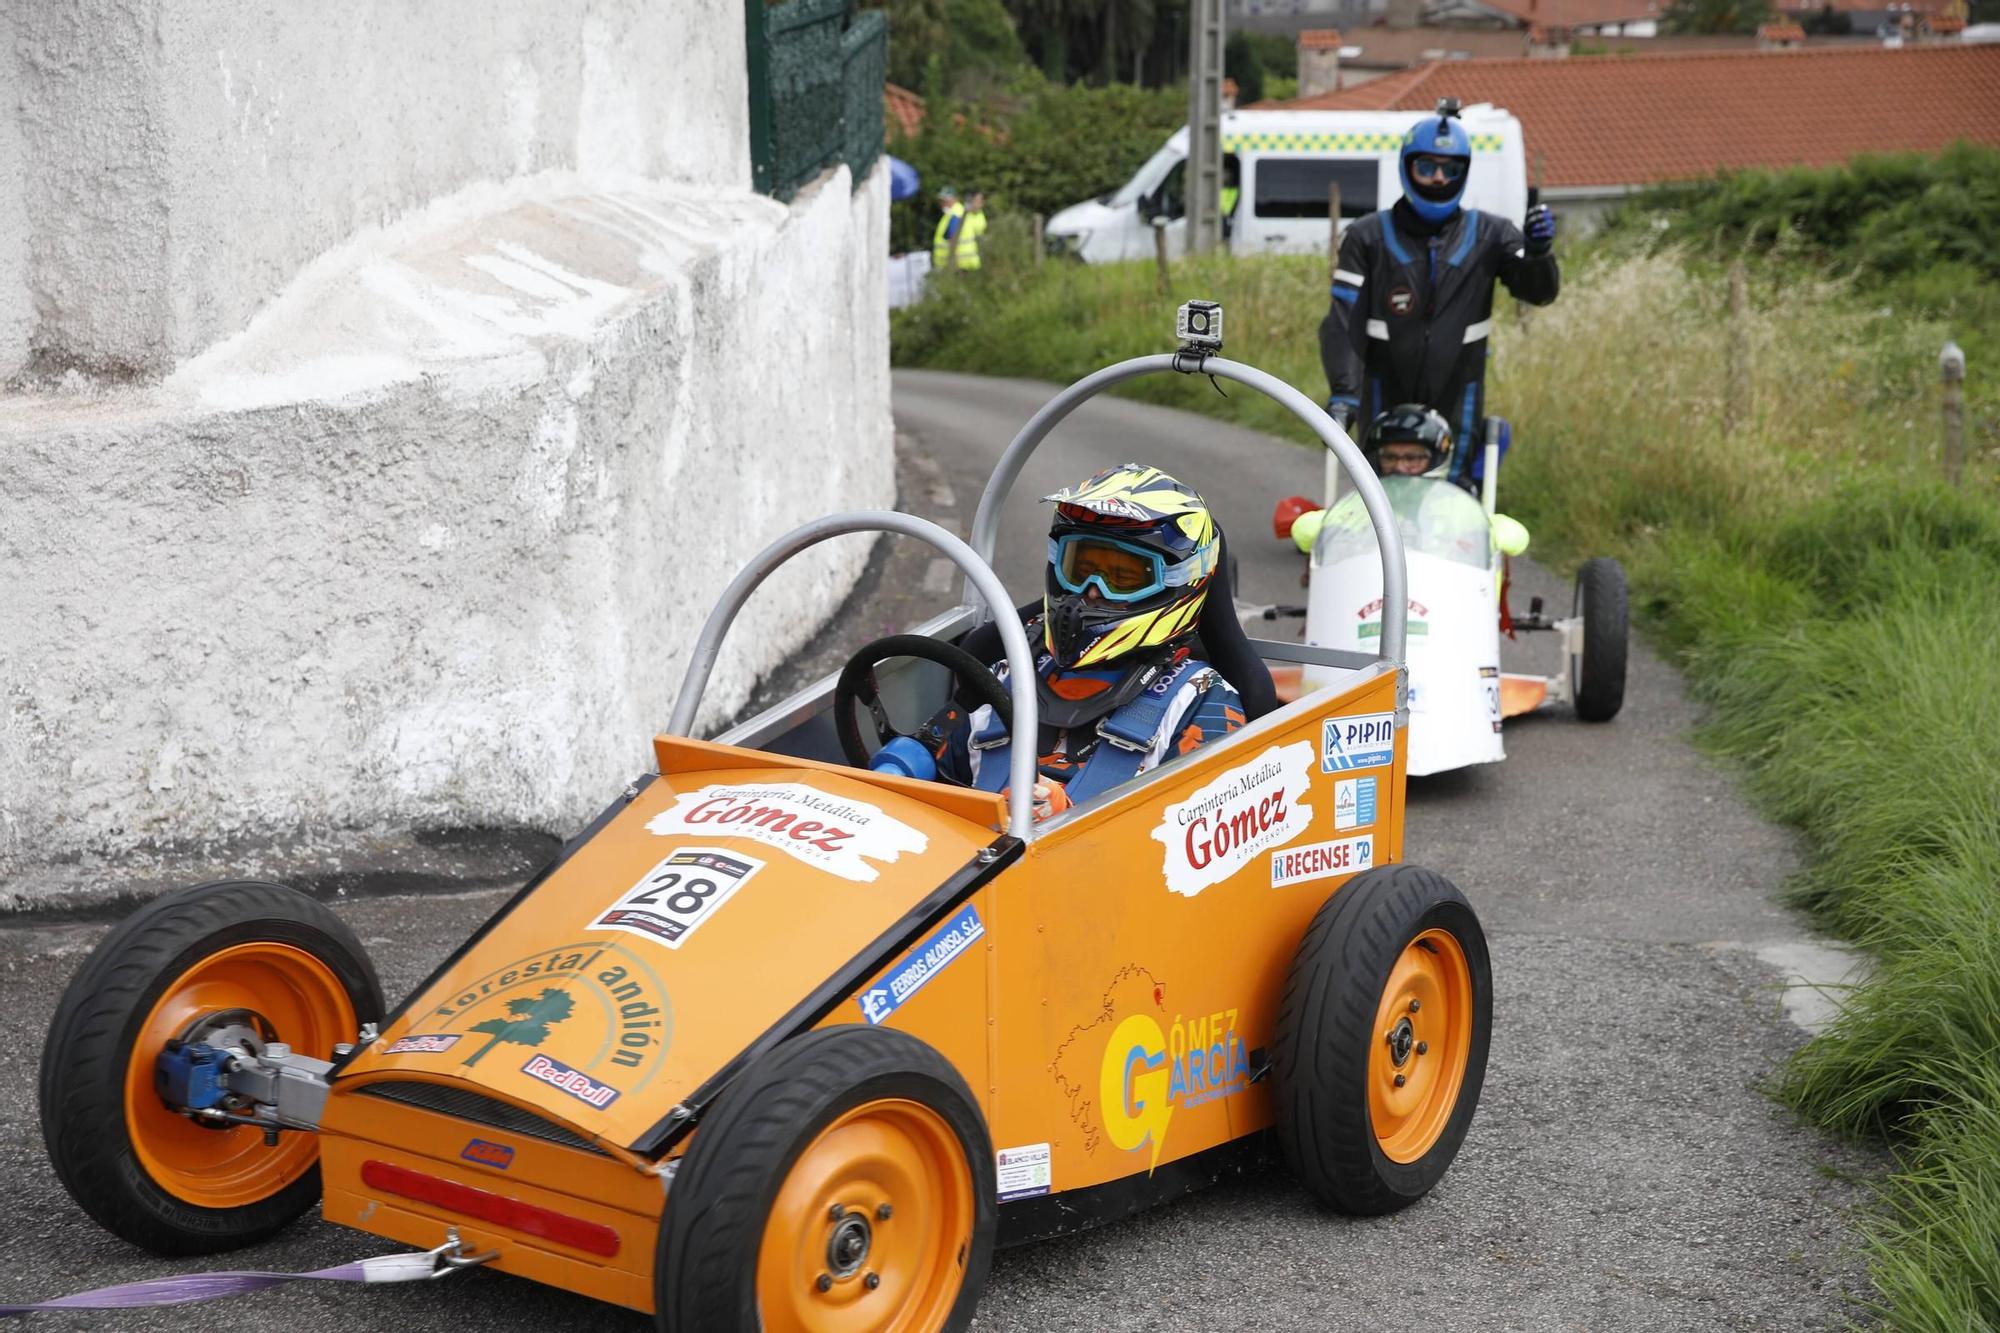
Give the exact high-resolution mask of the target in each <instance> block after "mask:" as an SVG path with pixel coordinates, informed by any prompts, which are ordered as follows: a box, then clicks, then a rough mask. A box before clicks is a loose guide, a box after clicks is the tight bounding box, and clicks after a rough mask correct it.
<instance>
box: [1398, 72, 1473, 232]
mask: <svg viewBox="0 0 2000 1333" xmlns="http://www.w3.org/2000/svg"><path fill="white" fill-rule="evenodd" d="M1397 170H1398V171H1399V172H1400V173H1401V175H1402V178H1403V197H1404V198H1406V199H1408V200H1409V201H1410V207H1411V208H1414V209H1416V210H1417V216H1419V217H1421V218H1423V219H1424V220H1425V221H1427V222H1443V221H1445V220H1446V219H1447V218H1449V217H1450V216H1451V215H1452V214H1453V213H1456V212H1457V211H1458V201H1459V199H1460V198H1462V197H1463V196H1464V194H1465V181H1466V177H1468V176H1469V175H1471V173H1472V136H1471V135H1469V134H1467V133H1466V132H1465V126H1464V125H1462V124H1460V123H1459V120H1458V103H1457V102H1455V101H1449V100H1447V101H1443V102H1439V103H1438V109H1437V113H1436V114H1435V115H1431V116H1426V117H1424V118H1423V119H1422V120H1420V121H1418V122H1417V123H1416V124H1415V125H1412V126H1411V127H1410V132H1409V133H1408V134H1405V135H1404V136H1403V153H1402V157H1401V158H1400V160H1399V161H1398V163H1397Z"/></svg>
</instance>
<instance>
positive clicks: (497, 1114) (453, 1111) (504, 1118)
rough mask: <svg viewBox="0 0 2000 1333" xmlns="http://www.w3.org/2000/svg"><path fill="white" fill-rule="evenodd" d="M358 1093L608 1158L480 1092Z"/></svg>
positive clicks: (386, 1089)
mask: <svg viewBox="0 0 2000 1333" xmlns="http://www.w3.org/2000/svg"><path fill="white" fill-rule="evenodd" d="M356 1091H358V1092H360V1093H362V1094H364V1095H366V1096H369V1097H380V1098H381V1099H382V1100H384V1101H389V1102H401V1103H402V1104H403V1105H405V1106H420V1107H422V1108H423V1109H424V1110H426V1111H436V1112H437V1113H438V1114H439V1115H448V1116H456V1117H457V1118H458V1119H460V1120H469V1121H471V1122H472V1123H473V1124H475V1125H485V1126H486V1127H488V1128H489V1129H500V1130H505V1131H506V1132H507V1133H509V1134H518V1135H520V1136H521V1137H522V1138H525V1139H541V1140H542V1141H543V1142H545V1143H560V1144H561V1145H562V1146H563V1147H565V1148H579V1149H581V1150H582V1151H584V1152H589V1153H596V1154H597V1155H598V1156H599V1157H607V1156H609V1155H610V1154H608V1153H606V1152H605V1151H604V1150H603V1149H602V1148H598V1147H596V1146H594V1145H592V1144H591V1142H590V1141H589V1140H588V1139H585V1138H582V1137H581V1136H579V1135H577V1134H574V1133H572V1132H571V1131H569V1130H567V1129H564V1128H563V1127H562V1126H561V1125H555V1124H551V1123H549V1122H548V1121H546V1120H544V1119H542V1118H541V1117H540V1116H538V1115H536V1114H535V1113H534V1112H532V1111H523V1110H522V1109H521V1108H519V1107H518V1106H509V1105H508V1104H507V1103H506V1102H499V1101H495V1100H493V1098H491V1097H483V1096H481V1095H480V1094H479V1093H476V1092H466V1091H465V1090H464V1089H462V1088H443V1087H439V1086H438V1085H437V1084H435V1083H395V1082H391V1083H370V1084H369V1085H368V1086H367V1087H365V1088H358V1089H356Z"/></svg>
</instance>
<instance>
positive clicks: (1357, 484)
mask: <svg viewBox="0 0 2000 1333" xmlns="http://www.w3.org/2000/svg"><path fill="white" fill-rule="evenodd" d="M1165 370H1172V371H1178V372H1180V373H1181V374H1183V375H1216V376H1219V377H1221V378H1222V379H1226V380H1231V381H1234V382H1235V383H1237V384H1242V385H1246V386H1248V387H1249V388H1252V389H1256V390H1258V391H1259V392H1260V393H1262V394H1264V395H1265V396H1266V397H1267V398H1272V399H1275V400H1276V401H1277V402H1279V403H1281V404H1283V405H1284V406H1285V407H1288V408H1290V409H1291V412H1292V415H1293V416H1295V417H1297V418H1298V419H1299V420H1300V421H1303V422H1304V423H1305V424H1306V425H1307V426H1310V427H1311V428H1312V431H1313V434H1315V435H1317V436H1318V437H1319V442H1320V443H1321V444H1323V445H1325V446H1326V447H1327V448H1328V449H1330V450H1331V451H1332V452H1333V456H1334V457H1335V458H1337V459H1339V460H1340V465H1341V467H1342V468H1344V469H1345V470H1346V472H1347V477H1348V480H1349V481H1352V482H1353V483H1354V489H1355V490H1356V491H1358V492H1359V493H1360V495H1361V502H1362V504H1363V505H1365V506H1366V507H1367V509H1368V518H1369V521H1370V522H1371V523H1372V524H1374V527H1375V545H1376V549H1377V550H1379V551H1380V552H1381V554H1382V649H1381V652H1380V653H1379V654H1378V655H1377V656H1378V658H1379V660H1381V661H1383V662H1387V663H1389V664H1390V665H1391V666H1397V667H1400V666H1402V665H1403V655H1404V644H1405V636H1406V634H1407V632H1408V623H1407V622H1408V620H1409V613H1410V591H1409V588H1410V585H1409V574H1408V572H1407V569H1406V567H1405V565H1404V561H1403V543H1402V539H1401V537H1400V535H1399V534H1398V533H1397V531H1396V515H1395V511H1394V510H1392V509H1391V508H1390V507H1389V497H1388V496H1387V495H1386V494H1384V493H1383V490H1382V482H1381V479H1380V478H1378V477H1377V476H1376V475H1375V469H1373V468H1371V467H1369V466H1368V460H1367V459H1365V458H1363V457H1362V456H1361V450H1360V449H1359V448H1357V447H1356V446H1355V444H1354V441H1353V440H1350V439H1349V438H1348V437H1347V432H1346V431H1344V430H1342V429H1341V428H1340V426H1339V425H1338V424H1337V423H1336V422H1335V421H1334V419H1333V418H1332V417H1330V416H1328V415H1327V414H1326V412H1325V411H1324V410H1323V409H1321V408H1320V406H1319V405H1318V404H1317V403H1315V402H1313V401H1312V400H1311V399H1310V398H1307V397H1306V396H1305V395H1304V394H1302V393H1300V392H1299V391H1298V390H1297V389H1294V388H1293V387H1292V386H1291V385H1289V384H1287V383H1285V382H1284V381H1283V380H1281V379H1279V378H1277V377H1276V376H1275V375H1267V374H1265V373H1264V372H1263V371H1261V370H1259V369H1257V368H1256V367H1255V366H1246V365H1244V364H1242V363H1241V362H1239V361H1230V360H1227V359H1226V358H1223V357H1219V356H1203V355H1201V354H1200V353H1198V352H1192V351H1181V352H1162V353H1159V354H1158V355H1154V356H1135V357H1133V358H1132V359H1131V360H1130V361H1120V362H1119V363H1118V364H1117V365H1115V366H1106V367H1105V368H1104V369H1102V370H1100V371H1097V372H1095V373H1094V374H1090V375H1086V376H1084V377H1083V378H1082V379H1080V380H1078V381H1077V382H1076V383H1074V384H1072V385H1070V386H1069V387H1068V388H1067V389H1064V390H1063V391H1062V392H1061V393H1059V394H1057V395H1056V396H1055V397H1053V398H1051V399H1049V401H1048V402H1046V403H1044V404H1042V408H1041V410H1040V411H1039V412H1036V413H1035V415H1034V416H1032V417H1030V418H1028V424H1027V425H1025V426H1023V427H1021V430H1020V433H1019V434H1017V435H1016V436H1015V437H1014V440H1013V442H1012V443H1011V444H1009V445H1008V446H1007V452H1005V453H1003V454H1001V455H1000V462H999V464H998V465H996V466H995V467H994V469H993V476H992V477H991V478H990V479H989V480H988V481H987V483H986V489H985V490H984V491H983V492H981V494H980V496H979V508H978V509H977V510H976V511H975V512H974V514H973V516H972V550H973V551H974V553H975V554H976V557H977V559H978V560H979V561H980V563H981V566H982V567H984V566H985V564H986V562H988V561H990V560H991V559H992V558H993V543H994V539H995V536H996V535H997V533H998V531H999V527H1000V509H1001V506H1002V505H1004V504H1005V503H1006V501H1007V494H1008V492H1010V491H1011V490H1013V488H1014V481H1015V479H1016V478H1017V477H1019V476H1020V475H1021V468H1022V467H1023V465H1025V464H1026V463H1027V461H1028V456H1029V455H1030V454H1032V453H1034V452H1035V450H1036V448H1038V447H1039V446H1040V445H1041V443H1042V441H1043V440H1044V439H1046V438H1047V437H1048V434H1049V432H1050V431H1052V430H1054V429H1055V428H1056V427H1057V426H1058V425H1059V424H1061V422H1062V420H1063V418H1064V417H1066V416H1068V415H1069V414H1070V413H1071V412H1072V411H1074V410H1076V408H1077V407H1079V406H1080V405H1081V404H1083V403H1084V402H1085V401H1086V400H1088V399H1090V398H1093V397H1095V396H1096V395H1097V394H1099V393H1101V392H1102V391H1104V390H1105V389H1108V388H1110V387H1111V386H1112V385H1114V384H1121V383H1123V382H1124V381H1126V380H1131V379H1137V378H1139V377H1140V376H1141V375H1153V374H1157V373H1159V372H1161V371H1165ZM980 591H981V593H982V594H984V591H985V590H984V589H983V588H982V589H980ZM966 600H967V601H968V602H969V601H971V597H970V595H968V596H967V598H966ZM986 601H987V602H988V603H989V604H990V605H991V606H992V607H993V615H994V618H995V619H996V620H998V621H999V622H1000V627H1001V633H1002V634H1003V635H1004V634H1005V633H1006V629H1007V625H1008V623H1009V622H1010V621H1012V620H1014V619H1015V617H1014V616H1013V615H1011V614H1003V613H1002V610H1001V603H1000V602H999V601H995V600H994V599H993V597H992V596H990V595H987V596H986ZM1391 608H1394V612H1393V614H1392V613H1391Z"/></svg>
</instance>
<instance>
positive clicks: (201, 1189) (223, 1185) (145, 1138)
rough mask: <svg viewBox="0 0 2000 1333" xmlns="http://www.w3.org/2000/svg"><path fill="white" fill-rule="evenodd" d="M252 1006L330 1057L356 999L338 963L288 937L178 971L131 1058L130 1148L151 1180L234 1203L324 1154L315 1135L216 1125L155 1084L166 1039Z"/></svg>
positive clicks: (305, 1046)
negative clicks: (270, 1138)
mask: <svg viewBox="0 0 2000 1333" xmlns="http://www.w3.org/2000/svg"><path fill="white" fill-rule="evenodd" d="M231 1009H247V1010H249V1011H250V1012H251V1013H253V1014H255V1015H257V1016H258V1017H259V1018H260V1019H262V1020H263V1024H264V1025H265V1026H266V1027H267V1028H268V1030H269V1031H270V1033H271V1034H272V1036H273V1038H274V1039H275V1040H277V1041H282V1042H284V1043H286V1044H287V1045H289V1046H290V1047H291V1048H292V1049H293V1050H295V1051H297V1052H299V1053H300V1054H301V1055H311V1056H315V1057H317V1058H320V1059H325V1058H327V1057H328V1056H329V1055H330V1054H331V1053H332V1051H333V1047H334V1043H336V1042H341V1041H352V1040H354V1033H355V1031H356V1029H357V1028H358V1027H359V1026H360V1024H359V1020H358V1019H357V1017H356V1015H355V1012H354V1002H353V1001H352V1000H350V999H349V998H348V995H347V988H346V987H345V986H343V985H341V983H340V979H339V978H338V977H336V976H335V975H334V974H333V970H332V969H331V968H329V967H328V966H327V965H326V964H325V963H323V962H321V961H320V960H319V959H318V958H315V957H314V956H313V955H312V954H310V953H308V952H306V951H305V950H304V949H300V948H297V947H296V946H293V945H290V944H277V943H272V942H256V943H250V944H238V945H234V946H232V947H230V948H227V949H224V950H223V951H222V952H220V953H217V954H212V955H210V956H209V957H207V958H204V959H202V960H201V961H200V962H198V963H196V964H195V965H194V966H193V967H191V968H189V969H188V970H187V971H185V972H183V973H181V975H180V976H178V977H175V978H174V979H173V981H172V982H170V983H169V984H168V986H167V989H166V993H165V994H163V995H161V996H160V998H159V1001H158V1002H157V1003H155V1004H154V1005H153V1009H152V1012H151V1013H149V1014H147V1015H146V1021H145V1022H144V1023H142V1024H140V1025H139V1033H138V1036H137V1038H136V1039H135V1040H134V1041H133V1043H132V1054H131V1056H130V1057H129V1059H128V1060H127V1062H126V1066H125V1126H126V1132H127V1134H128V1135H130V1137H131V1141H132V1151H133V1153H134V1154H135V1155H136V1156H137V1157H138V1159H139V1164H140V1166H142V1167H143V1168H144V1169H145V1172H146V1174H147V1175H148V1176H151V1177H152V1179H153V1181H154V1183H155V1184H157V1185H159V1187H160V1188H161V1189H163V1190H165V1191H167V1193H169V1194H171V1195H173V1196H174V1197H175V1198H177V1199H180V1200H182V1201H183V1202H186V1203H191V1204H196V1205H198V1206H200V1207H203V1208H236V1207H242V1206H243V1205H245V1204H253V1203H258V1202H260V1201H262V1200H264V1199H268V1198H270V1197H271V1196H272V1195H274V1194H276V1193H277V1192H278V1191H280V1190H282V1189H284V1188H285V1186H287V1185H289V1184H291V1183H292V1182H293V1181H295V1180H297V1179H298V1178H299V1177H300V1176H303V1175H304V1174H305V1173H306V1172H307V1171H309V1170H311V1169H312V1166H313V1163H314V1162H316V1161H318V1160H319V1144H318V1141H317V1140H316V1138H315V1136H313V1135H311V1134H306V1133H299V1132H287V1133H284V1134H282V1135H280V1136H279V1138H278V1146H277V1147H275V1148H269V1147H266V1146H265V1145H264V1136H263V1134H262V1132H261V1131H259V1130H255V1129H249V1128H243V1127H237V1128H233V1129H210V1128H206V1127H204V1126H202V1125H198V1124H196V1123H194V1122H193V1121H191V1120H189V1119H188V1118H187V1117H185V1116H182V1115H177V1114H175V1113H174V1112H173V1111H170V1110H168V1109H167V1107H166V1105H165V1104H164V1103H163V1102H161V1101H160V1098H159V1094H158V1093H156V1092H154V1091H153V1067H154V1064H155V1063H156V1062H157V1061H158V1059H159V1055H160V1051H161V1050H162V1048H164V1047H165V1046H166V1044H167V1042H169V1041H171V1040H173V1039H175V1038H177V1037H180V1036H181V1035H182V1034H183V1033H186V1032H188V1031H189V1030H190V1029H192V1028H194V1027H195V1026H196V1025H198V1024H199V1023H200V1022H201V1020H203V1019H204V1018H207V1017H209V1016H211V1015H215V1014H220V1013H223V1012H224V1011H226V1010H231Z"/></svg>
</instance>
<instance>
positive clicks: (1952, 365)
mask: <svg viewBox="0 0 2000 1333" xmlns="http://www.w3.org/2000/svg"><path fill="white" fill-rule="evenodd" d="M1938 373H1939V374H1940V375H1941V376H1942V377H1943V379H1944V479H1945V480H1946V481H1948V482H1950V483H1951V484H1952V485H1954V486H1956V485H1958V484H1959V480H1960V478H1961V477H1962V476H1963V475H1964V472H1965V353H1964V352H1963V351H1962V350H1960V348H1959V345H1958V344H1957V343H1956V342H1953V341H1951V340H1950V339H1947V340H1946V341H1945V345H1944V350H1943V351H1942V352H1940V353H1939V354H1938Z"/></svg>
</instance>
